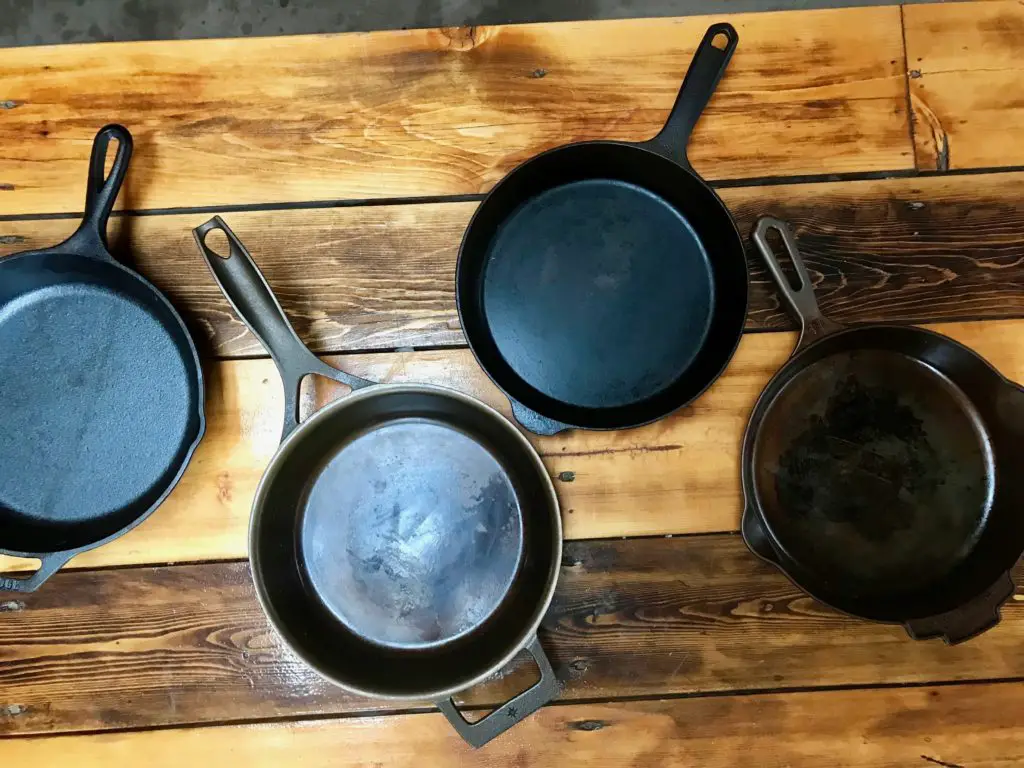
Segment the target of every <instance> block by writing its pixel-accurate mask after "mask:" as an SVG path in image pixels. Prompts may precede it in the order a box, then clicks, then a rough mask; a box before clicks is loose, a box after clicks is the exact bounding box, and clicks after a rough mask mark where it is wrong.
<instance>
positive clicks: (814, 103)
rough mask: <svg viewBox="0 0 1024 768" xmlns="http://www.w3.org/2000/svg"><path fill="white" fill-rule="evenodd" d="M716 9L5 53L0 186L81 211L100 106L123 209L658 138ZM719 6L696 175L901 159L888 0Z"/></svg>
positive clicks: (293, 191) (481, 170)
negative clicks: (731, 43)
mask: <svg viewBox="0 0 1024 768" xmlns="http://www.w3.org/2000/svg"><path fill="white" fill-rule="evenodd" d="M721 20H722V18H721V17H718V16H716V17H713V18H709V17H690V18H684V19H639V20H627V21H613V22H600V21H598V22H573V23H560V24H535V25H523V26H508V27H469V28H459V29H441V30H409V31H392V32H373V33H369V34H346V35H319V36H303V37H277V38H260V39H236V40H194V41H174V42H146V43H111V44H99V45H97V44H89V45H65V46H57V47H51V48H41V47H36V48H31V47H26V48H15V49H11V50H7V51H4V55H3V57H2V61H0V83H2V86H0V101H3V102H5V103H13V105H14V106H13V107H11V108H4V109H0V141H2V142H3V145H4V151H3V156H2V158H0V195H2V197H0V200H2V201H3V211H4V212H5V213H8V214H11V213H25V212H31V213H39V212H48V211H75V210H81V206H82V190H83V188H84V187H83V185H84V181H85V168H86V162H87V158H88V147H89V142H90V141H91V139H92V136H93V135H94V134H95V132H96V130H97V129H98V128H99V127H100V126H101V125H103V124H105V123H107V122H111V121H119V122H122V123H124V124H125V125H127V126H128V128H129V129H130V130H131V131H132V132H133V133H134V135H135V138H136V156H135V158H134V159H133V161H132V170H131V172H130V174H129V180H128V185H127V190H126V192H125V193H124V194H123V195H122V198H121V200H120V201H119V204H120V205H122V206H125V207H127V208H165V207H177V206H196V205H224V204H228V205H235V204H239V203H272V202H281V201H308V200H326V199H340V198H346V199H353V198H355V199H365V198H378V197H400V196H410V195H412V196H417V195H451V194H464V193H477V192H482V191H484V190H486V189H488V188H489V187H490V186H491V185H492V184H494V183H495V182H496V181H497V180H498V179H500V178H501V177H502V176H503V175H504V174H505V173H506V172H507V171H508V170H510V169H511V168H512V167H514V166H515V165H517V164H518V163H520V162H522V161H523V160H525V159H527V158H529V157H531V156H533V155H535V154H537V153H538V152H540V151H542V150H544V149H547V148H549V147H552V146H556V145H559V144H563V143H566V142H570V141H574V140H582V139H599V138H617V139H625V140H641V139H645V138H648V137H650V136H652V135H653V134H654V133H655V132H656V131H657V130H658V129H659V128H660V126H661V125H662V124H663V122H664V120H665V118H666V115H667V113H668V110H669V108H670V106H671V105H672V103H673V100H674V98H675V95H676V92H677V91H678V89H679V86H680V83H681V82H682V78H683V75H684V73H685V72H686V68H687V66H688V65H689V62H690V58H691V54H692V52H693V50H694V48H695V47H696V45H697V43H698V42H699V41H700V39H701V37H702V35H703V33H704V30H705V28H706V27H707V26H708V24H709V23H711V22H713V21H721ZM729 20H731V21H732V22H733V23H734V24H735V25H736V26H737V28H738V30H739V35H740V40H741V42H740V45H739V49H738V52H737V53H736V55H735V57H734V59H733V62H732V64H731V66H730V69H729V72H728V74H727V75H726V77H725V79H724V80H723V81H722V83H721V85H720V87H719V93H718V95H716V97H715V98H714V99H713V101H712V103H711V105H710V106H709V108H708V111H707V115H706V118H705V119H704V120H703V121H702V122H701V125H700V126H699V127H698V131H697V134H696V135H695V137H694V141H693V150H692V153H691V157H692V159H693V161H694V163H695V164H696V166H697V168H698V169H699V170H700V171H701V172H702V173H705V174H707V175H708V176H709V177H711V178H715V179H721V178H737V177H760V176H768V175H785V174H800V173H838V172H844V171H873V170H885V169H898V168H908V167H911V166H912V163H913V149H912V147H911V144H910V139H909V133H908V120H909V117H908V114H907V109H906V99H905V93H904V76H903V73H902V64H903V45H902V37H901V28H900V16H899V10H898V9H897V8H895V7H889V8H858V9H843V10H824V11H803V12H800V13H795V14H794V13H769V14H748V15H742V14H741V15H732V16H730V17H729ZM794 147H799V151H793V148H794Z"/></svg>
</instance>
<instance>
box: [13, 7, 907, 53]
mask: <svg viewBox="0 0 1024 768" xmlns="http://www.w3.org/2000/svg"><path fill="white" fill-rule="evenodd" d="M885 1H886V0H881V1H880V0H0V46H13V45H42V44H53V43H72V42H87V41H98V40H160V39H175V38H202V37H240V36H245V35H281V34H284V35H290V34H302V33H311V32H348V31H357V30H358V31H363V30H372V29H398V28H405V27H437V26H459V25H462V24H502V23H516V22H528V21H563V20H571V19H614V18H622V17H628V16H685V15H692V14H705V13H730V12H731V13H738V12H741V11H755V10H778V9H787V8H825V7H836V6H849V5H879V4H882V3H883V2H885ZM888 1H889V2H894V1H895V0H888ZM907 1H908V0H904V2H907ZM909 1H910V2H924V1H925V0H909Z"/></svg>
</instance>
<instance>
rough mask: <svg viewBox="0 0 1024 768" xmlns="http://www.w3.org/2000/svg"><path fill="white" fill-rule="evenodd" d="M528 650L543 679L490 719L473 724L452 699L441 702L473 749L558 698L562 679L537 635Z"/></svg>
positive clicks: (454, 725) (502, 707) (438, 705)
mask: <svg viewBox="0 0 1024 768" xmlns="http://www.w3.org/2000/svg"><path fill="white" fill-rule="evenodd" d="M526 650H527V651H529V652H530V655H531V656H533V660H534V661H535V662H537V666H538V667H540V680H538V681H537V682H536V683H534V684H533V686H532V687H530V688H527V689H526V690H525V691H523V692H522V693H520V694H519V695H518V696H516V697H515V698H513V699H512V700H511V701H508V702H506V703H504V704H502V705H501V706H500V707H498V708H497V709H495V710H494V711H493V712H491V713H490V714H489V715H487V716H486V717H483V718H481V719H480V720H477V721H476V722H475V723H470V722H469V721H467V720H466V718H464V717H463V716H462V715H461V714H460V713H459V710H458V709H457V708H456V707H455V702H454V701H452V700H451V698H444V699H441V700H440V701H438V702H437V707H438V709H440V710H441V712H443V713H444V716H445V717H447V718H448V722H449V723H451V724H452V727H453V728H454V729H455V730H456V731H458V733H459V736H461V737H462V738H463V739H465V741H466V743H467V744H469V745H470V746H471V747H473V748H477V747H482V746H483V745H484V744H486V743H487V742H489V741H490V740H491V739H493V738H495V737H497V736H500V735H501V734H503V733H504V732H505V731H507V730H508V729H509V728H511V727H512V726H513V725H515V724H516V723H518V722H519V721H520V720H522V719H523V718H525V717H526V716H527V715H531V714H533V713H534V712H536V711H537V710H538V709H540V708H541V707H542V706H544V705H545V704H547V703H548V702H549V701H551V700H552V699H553V698H555V696H557V695H558V678H556V677H555V672H554V670H553V669H552V668H551V662H550V661H548V657H547V654H545V653H544V649H543V648H541V645H540V641H539V640H538V639H537V636H536V635H534V637H533V639H532V640H530V642H529V644H528V645H527V646H526Z"/></svg>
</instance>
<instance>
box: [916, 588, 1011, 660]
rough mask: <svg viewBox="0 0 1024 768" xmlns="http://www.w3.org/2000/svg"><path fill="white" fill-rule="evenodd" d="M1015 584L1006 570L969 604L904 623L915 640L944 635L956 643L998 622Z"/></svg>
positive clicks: (942, 636) (953, 643) (946, 639)
mask: <svg viewBox="0 0 1024 768" xmlns="http://www.w3.org/2000/svg"><path fill="white" fill-rule="evenodd" d="M1015 591H1016V587H1015V586H1014V584H1013V579H1012V578H1011V577H1010V574H1009V573H1004V574H1003V575H1002V576H1000V577H999V579H998V580H997V581H996V583H995V584H993V585H992V586H991V587H989V588H988V589H986V590H985V591H984V592H982V593H981V594H980V595H978V596H977V597H976V598H974V599H973V600H971V601H970V602H969V603H967V604H966V605H961V606H960V607H959V608H954V609H953V610H952V611H948V612H947V613H943V614H941V615H939V616H929V617H928V618H924V619H911V620H910V621H908V622H906V623H904V625H903V627H904V629H906V630H907V634H908V635H910V636H911V637H912V638H914V639H915V640H927V639H928V638H932V637H941V638H942V639H943V640H944V641H945V642H946V644H947V645H956V644H957V643H962V642H964V640H970V639H971V638H972V637H974V636H976V635H980V634H981V633H982V632H984V631H985V630H987V629H991V628H992V627H994V626H995V625H996V624H998V623H999V608H1000V606H1002V604H1003V603H1005V602H1006V601H1007V600H1009V599H1010V597H1011V596H1012V595H1013V593H1014V592H1015Z"/></svg>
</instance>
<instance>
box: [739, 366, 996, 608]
mask: <svg viewBox="0 0 1024 768" xmlns="http://www.w3.org/2000/svg"><path fill="white" fill-rule="evenodd" d="M755 466H756V467H757V468H758V469H757V476H756V484H757V492H758V496H759V498H760V500H761V503H762V505H763V507H764V511H765V516H766V518H767V519H768V521H769V523H770V525H771V526H772V527H773V529H775V530H776V533H777V535H778V537H779V539H780V540H782V541H785V542H786V546H787V550H788V551H789V554H790V555H791V556H792V557H794V558H795V559H796V560H797V561H798V562H802V563H804V564H805V565H807V566H809V567H810V568H811V569H812V570H813V571H815V572H817V573H818V575H819V576H823V577H825V578H830V577H831V578H836V579H842V580H843V582H844V583H845V584H847V585H848V586H851V587H854V588H857V589H861V590H866V591H871V590H872V589H876V588H877V589H878V590H879V591H887V592H891V591H892V589H893V588H894V587H896V588H905V589H907V590H908V591H909V590H912V589H914V588H916V587H920V586H923V585H927V584H928V583H930V582H933V581H934V580H935V579H937V578H940V577H942V576H944V575H946V574H948V573H949V571H950V570H951V569H952V568H953V567H955V565H956V564H958V563H959V562H961V561H962V560H963V559H964V558H965V557H966V556H967V555H968V554H969V553H970V551H971V549H972V548H973V546H974V544H975V543H976V541H977V538H978V536H979V534H980V531H981V528H982V526H983V525H984V522H985V518H986V516H987V513H988V510H989V508H990V506H991V503H992V494H993V480H994V468H993V459H992V454H991V450H990V448H989V446H988V444H987V442H986V440H985V438H984V436H983V433H982V431H981V429H980V425H979V423H978V419H977V416H976V414H975V412H974V410H973V408H972V406H971V405H970V403H969V402H968V400H967V398H966V397H965V395H964V394H963V393H962V392H961V391H960V390H959V389H958V388H957V387H956V386H955V385H954V384H953V383H952V382H950V381H949V380H948V379H946V378H945V377H943V376H942V375H941V374H939V373H938V372H937V371H935V370H934V369H932V368H930V367H928V366H927V365H925V364H923V363H921V362H920V361H917V360H915V359H913V358H911V357H907V356H905V355H902V354H899V353H896V352H891V351H882V350H854V351H847V352H841V353H834V354H831V355H829V356H827V357H825V358H823V359H821V360H818V361H817V362H815V363H813V364H812V365H810V366H809V367H807V368H806V369H804V370H803V371H801V372H799V373H798V374H797V375H796V376H795V377H794V378H793V379H792V380H790V381H789V382H788V383H787V384H786V385H785V387H784V389H783V390H782V392H781V394H780V395H779V397H778V399H777V400H776V401H775V402H774V403H773V404H772V406H771V408H770V410H769V412H768V413H767V414H766V416H765V421H764V424H763V426H762V428H761V431H760V437H759V441H758V444H757V445H756V447H755Z"/></svg>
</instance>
